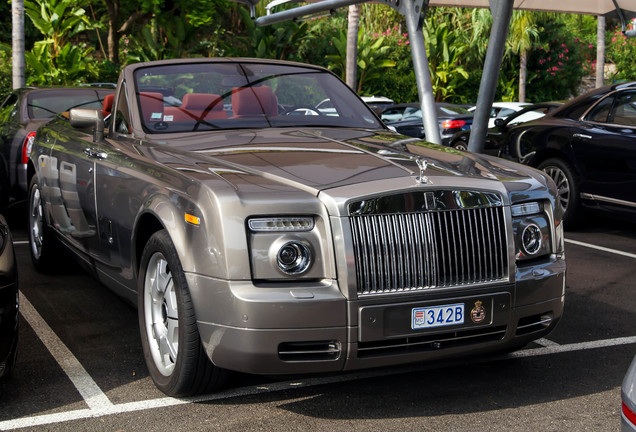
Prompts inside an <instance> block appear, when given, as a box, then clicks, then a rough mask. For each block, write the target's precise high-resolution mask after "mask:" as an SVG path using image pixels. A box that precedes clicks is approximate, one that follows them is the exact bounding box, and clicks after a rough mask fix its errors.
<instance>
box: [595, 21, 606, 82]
mask: <svg viewBox="0 0 636 432" xmlns="http://www.w3.org/2000/svg"><path fill="white" fill-rule="evenodd" d="M597 19H598V21H597V25H596V88H599V87H603V83H604V81H605V17H604V16H599V17H598V18H597Z"/></svg>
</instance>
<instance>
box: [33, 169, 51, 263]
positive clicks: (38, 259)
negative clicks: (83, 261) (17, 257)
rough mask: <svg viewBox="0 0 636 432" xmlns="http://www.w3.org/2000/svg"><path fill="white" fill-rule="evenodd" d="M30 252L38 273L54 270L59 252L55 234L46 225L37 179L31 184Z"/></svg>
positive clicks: (34, 178)
mask: <svg viewBox="0 0 636 432" xmlns="http://www.w3.org/2000/svg"><path fill="white" fill-rule="evenodd" d="M28 206H29V251H30V253H31V261H33V265H34V266H35V268H36V269H37V270H38V271H41V272H46V271H50V270H51V269H52V268H53V264H54V263H55V257H56V252H57V243H56V240H55V234H54V233H53V232H52V230H51V228H50V227H49V226H48V225H47V224H46V218H45V215H44V201H43V198H42V190H41V189H40V185H39V183H38V180H37V177H35V176H34V177H33V178H32V179H31V183H30V184H29V204H28Z"/></svg>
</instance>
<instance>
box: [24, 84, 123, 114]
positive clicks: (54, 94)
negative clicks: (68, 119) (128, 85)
mask: <svg viewBox="0 0 636 432" xmlns="http://www.w3.org/2000/svg"><path fill="white" fill-rule="evenodd" d="M112 92H113V91H112V90H96V89H88V88H87V89H72V88H68V89H63V88H60V89H47V90H38V91H34V92H31V93H29V95H28V97H27V111H28V114H29V118H30V119H45V118H52V117H54V116H55V115H56V114H58V113H62V112H66V111H70V109H71V108H99V109H100V110H101V109H102V102H103V100H104V96H106V95H107V94H109V93H112Z"/></svg>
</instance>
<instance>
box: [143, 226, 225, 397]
mask: <svg viewBox="0 0 636 432" xmlns="http://www.w3.org/2000/svg"><path fill="white" fill-rule="evenodd" d="M138 300H139V302H138V313H139V328H140V331H141V343H142V347H143V350H144V357H145V360H146V365H147V366H148V370H149V372H150V376H151V377H152V379H153V381H154V383H155V385H156V386H157V387H158V388H159V390H161V391H162V392H164V393H165V394H167V395H168V396H173V397H184V396H193V395H196V394H200V393H205V392H209V391H214V390H218V389H219V388H220V387H221V386H222V385H223V383H224V382H225V378H226V376H227V371H225V370H223V369H220V368H217V367H215V366H214V365H213V364H212V362H211V361H210V360H209V358H208V356H207V354H206V353H205V351H204V349H203V345H202V344H201V338H200V336H199V331H198V328H197V323H196V317H195V314H194V306H193V304H192V299H191V297H190V292H189V290H188V285H187V281H186V277H185V274H184V272H183V269H182V267H181V262H180V260H179V256H178V255H177V251H176V249H175V247H174V244H173V243H172V240H170V236H169V235H168V233H167V232H166V231H165V230H161V231H158V232H156V233H155V234H153V235H152V237H150V240H148V243H147V244H146V246H145V248H144V251H143V254H142V257H141V266H140V270H139V280H138ZM175 303H176V304H175Z"/></svg>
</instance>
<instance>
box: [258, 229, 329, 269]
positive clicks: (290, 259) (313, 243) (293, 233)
mask: <svg viewBox="0 0 636 432" xmlns="http://www.w3.org/2000/svg"><path fill="white" fill-rule="evenodd" d="M247 227H248V231H249V237H250V247H251V256H252V258H251V261H252V277H253V278H254V279H262V280H276V279H288V278H290V277H293V278H320V277H322V276H323V273H324V272H323V270H322V260H321V256H322V250H321V249H322V247H321V239H320V235H319V234H318V232H317V231H318V230H317V229H316V223H315V220H314V218H313V217H311V216H293V217H255V218H250V219H248V221H247Z"/></svg>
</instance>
